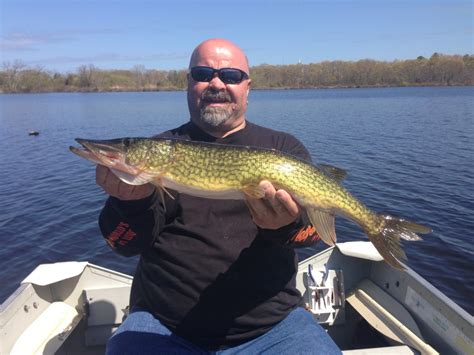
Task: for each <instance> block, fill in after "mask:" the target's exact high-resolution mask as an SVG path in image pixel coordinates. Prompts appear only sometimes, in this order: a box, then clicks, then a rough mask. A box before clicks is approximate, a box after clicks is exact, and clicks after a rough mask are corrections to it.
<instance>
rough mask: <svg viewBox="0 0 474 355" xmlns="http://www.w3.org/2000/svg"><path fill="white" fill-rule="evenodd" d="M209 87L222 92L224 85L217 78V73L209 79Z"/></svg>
mask: <svg viewBox="0 0 474 355" xmlns="http://www.w3.org/2000/svg"><path fill="white" fill-rule="evenodd" d="M209 86H210V87H211V88H213V89H215V90H224V89H225V88H226V86H225V84H224V83H223V82H222V80H221V79H220V78H219V76H218V75H217V73H216V74H215V75H214V77H213V78H212V79H211V81H210V82H209Z"/></svg>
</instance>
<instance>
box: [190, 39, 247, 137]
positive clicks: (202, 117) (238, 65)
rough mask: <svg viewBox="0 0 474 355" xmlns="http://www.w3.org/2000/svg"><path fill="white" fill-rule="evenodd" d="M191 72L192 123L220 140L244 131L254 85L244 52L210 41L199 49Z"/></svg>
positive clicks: (230, 44)
mask: <svg viewBox="0 0 474 355" xmlns="http://www.w3.org/2000/svg"><path fill="white" fill-rule="evenodd" d="M210 68H211V69H223V68H232V69H237V70H222V71H217V70H215V71H212V70H211V69H210ZM189 70H190V71H189V74H188V107H189V113H190V115H191V120H192V121H193V122H194V123H195V124H197V125H198V126H199V127H201V128H202V129H203V130H205V131H206V132H208V133H210V134H212V135H215V136H221V137H222V136H226V135H228V134H229V133H232V132H234V131H237V130H239V129H241V128H243V127H244V126H245V111H246V110H247V97H248V94H249V89H250V82H251V80H250V79H249V78H248V74H249V66H248V62H247V58H246V56H245V54H244V52H243V51H242V50H241V49H240V48H239V47H237V46H236V45H235V44H234V43H232V42H230V41H227V40H224V39H210V40H207V41H204V42H203V43H201V44H200V45H199V46H197V47H196V49H195V50H194V52H193V54H192V56H191V60H190V63H189Z"/></svg>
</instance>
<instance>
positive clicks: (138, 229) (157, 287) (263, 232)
mask: <svg viewBox="0 0 474 355" xmlns="http://www.w3.org/2000/svg"><path fill="white" fill-rule="evenodd" d="M159 136H160V137H175V138H181V139H189V140H195V141H205V142H216V143H222V144H234V145H247V146H256V147H262V148H270V149H277V150H280V151H283V152H286V153H290V154H292V155H295V156H297V157H300V158H303V159H306V160H310V156H309V153H308V152H307V150H306V149H305V147H304V146H303V145H302V144H301V143H300V142H299V141H298V140H297V139H296V138H294V137H293V136H291V135H289V134H287V133H283V132H278V131H274V130H271V129H268V128H263V127H260V126H258V125H255V124H253V123H250V122H248V121H247V125H246V127H245V128H244V129H242V130H240V131H237V132H235V133H233V134H231V135H229V136H227V137H225V138H215V137H213V136H210V135H208V134H206V133H205V132H203V131H202V130H200V129H199V128H198V127H197V126H195V125H194V124H193V123H191V122H189V123H186V124H184V125H182V126H180V127H178V128H176V129H174V130H171V131H167V132H165V133H163V134H161V135H159ZM171 193H172V195H173V197H174V198H173V199H172V198H170V197H169V196H168V195H167V194H166V193H165V194H159V193H158V192H155V193H154V194H153V195H152V196H150V197H148V198H145V199H143V200H138V201H120V200H118V199H116V198H113V197H110V198H109V199H108V201H107V203H106V205H105V207H104V209H103V210H102V213H101V215H100V219H99V224H100V227H101V231H102V233H103V235H104V237H105V238H106V240H107V242H108V244H109V245H110V246H111V247H112V248H113V249H114V250H116V251H117V252H118V253H120V254H122V255H125V256H131V255H136V254H140V255H141V257H140V261H139V264H138V267H137V271H136V274H135V277H134V280H133V285H132V296H131V303H132V304H135V305H138V306H140V307H143V308H145V309H147V310H148V311H150V312H151V313H152V314H153V315H154V316H155V317H156V318H158V319H159V320H160V321H161V322H162V323H163V324H165V325H166V326H167V327H168V328H170V329H171V330H172V331H173V332H175V333H176V334H178V335H180V336H182V337H183V338H185V339H188V340H190V341H192V342H194V343H196V344H198V345H200V346H202V347H204V348H207V349H217V348H223V347H229V346H235V345H237V344H240V343H243V342H246V341H249V340H251V339H253V338H255V337H257V336H259V335H261V334H263V333H265V332H266V331H268V330H269V329H271V328H272V327H273V326H274V325H275V324H277V323H278V322H280V321H281V320H282V319H284V318H285V317H286V315H287V314H288V313H289V312H291V310H293V309H294V308H295V307H297V306H298V305H300V303H301V295H300V293H299V292H298V290H297V289H296V285H295V275H296V271H297V268H298V266H297V257H296V254H295V251H294V250H293V247H294V246H299V245H303V246H307V245H309V244H311V243H313V242H315V241H316V240H317V239H318V237H317V234H315V233H314V229H313V228H312V227H311V226H306V225H305V224H304V223H303V220H302V219H300V220H298V221H297V222H294V223H292V224H290V225H288V226H285V227H283V228H280V229H278V230H267V229H261V228H259V227H257V226H256V225H255V224H254V223H253V221H252V218H251V216H250V213H249V211H248V208H247V206H246V205H245V202H244V201H239V200H209V199H203V198H198V197H193V196H189V195H186V194H180V193H177V192H175V191H171Z"/></svg>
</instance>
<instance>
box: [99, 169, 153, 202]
mask: <svg viewBox="0 0 474 355" xmlns="http://www.w3.org/2000/svg"><path fill="white" fill-rule="evenodd" d="M95 180H96V183H97V185H99V186H100V187H102V189H104V191H105V192H106V193H107V194H109V195H110V196H113V197H116V198H118V199H119V200H140V199H142V198H145V197H148V196H150V195H151V194H152V193H153V191H154V189H155V188H154V187H153V185H151V184H146V185H139V186H135V185H129V184H126V183H124V182H123V181H122V180H120V179H119V178H118V177H117V176H116V175H115V174H114V173H113V172H112V171H110V169H109V168H107V167H106V166H103V165H97V168H96V171H95Z"/></svg>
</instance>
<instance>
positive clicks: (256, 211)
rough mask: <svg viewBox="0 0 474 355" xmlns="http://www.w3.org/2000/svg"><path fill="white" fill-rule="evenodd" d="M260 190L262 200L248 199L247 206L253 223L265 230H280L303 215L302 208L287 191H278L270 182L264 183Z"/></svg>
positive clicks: (248, 197)
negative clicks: (262, 193) (262, 194)
mask: <svg viewBox="0 0 474 355" xmlns="http://www.w3.org/2000/svg"><path fill="white" fill-rule="evenodd" d="M259 188H260V189H261V190H262V191H263V192H264V196H263V197H262V198H254V197H250V196H246V197H247V199H246V200H247V206H248V207H249V210H250V214H251V215H252V218H253V221H254V222H255V224H256V225H257V226H259V227H260V228H264V229H278V228H281V227H284V226H286V225H288V224H290V223H292V222H294V221H295V220H296V218H298V216H299V215H300V213H301V208H300V206H299V205H298V204H297V203H296V201H295V200H293V198H292V197H291V196H290V194H289V193H288V192H286V191H285V190H281V189H280V190H276V189H275V187H274V186H273V185H272V184H271V183H270V182H269V181H266V180H264V181H262V182H260V184H259Z"/></svg>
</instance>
